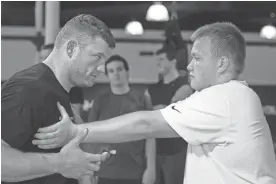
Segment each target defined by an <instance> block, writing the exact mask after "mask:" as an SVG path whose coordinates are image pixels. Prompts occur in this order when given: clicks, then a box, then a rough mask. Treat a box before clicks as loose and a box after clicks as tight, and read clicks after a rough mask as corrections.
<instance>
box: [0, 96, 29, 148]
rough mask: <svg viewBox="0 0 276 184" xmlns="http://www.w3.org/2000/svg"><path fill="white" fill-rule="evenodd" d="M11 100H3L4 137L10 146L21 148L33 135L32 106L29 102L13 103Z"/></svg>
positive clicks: (2, 130) (2, 132) (2, 131)
mask: <svg viewBox="0 0 276 184" xmlns="http://www.w3.org/2000/svg"><path fill="white" fill-rule="evenodd" d="M10 100H12V99H4V100H3V99H2V100H1V101H2V105H1V106H2V108H1V115H2V117H1V122H2V125H1V134H2V139H3V140H4V141H5V142H6V143H8V144H9V145H10V146H12V147H14V148H20V147H22V146H23V145H24V144H25V143H26V142H27V141H28V140H29V139H30V137H32V135H33V126H32V108H31V106H30V105H29V104H27V103H25V104H23V103H20V102H19V103H18V104H17V105H13V104H11V102H10ZM14 100H16V99H14Z"/></svg>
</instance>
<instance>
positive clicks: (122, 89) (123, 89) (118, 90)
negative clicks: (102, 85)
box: [110, 84, 130, 95]
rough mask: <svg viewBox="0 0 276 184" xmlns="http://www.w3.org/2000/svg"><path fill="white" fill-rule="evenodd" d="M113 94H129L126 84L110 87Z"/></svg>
mask: <svg viewBox="0 0 276 184" xmlns="http://www.w3.org/2000/svg"><path fill="white" fill-rule="evenodd" d="M110 87H111V91H112V93H113V94H116V95H121V94H125V93H127V92H129V90H130V88H129V85H128V84H125V85H112V84H111V85H110Z"/></svg>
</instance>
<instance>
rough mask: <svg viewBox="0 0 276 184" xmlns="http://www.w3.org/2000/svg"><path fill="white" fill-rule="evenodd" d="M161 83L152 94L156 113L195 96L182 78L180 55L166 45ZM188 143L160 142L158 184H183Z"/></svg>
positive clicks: (159, 53)
mask: <svg viewBox="0 0 276 184" xmlns="http://www.w3.org/2000/svg"><path fill="white" fill-rule="evenodd" d="M156 54H157V56H158V70H159V75H160V77H161V80H160V81H159V82H158V83H157V84H154V85H152V86H150V87H149V89H148V92H149V94H150V96H151V101H152V105H153V108H154V109H161V108H164V107H166V106H167V105H169V104H171V103H172V102H176V101H178V100H184V99H185V98H186V97H188V96H189V95H191V94H192V93H193V90H192V89H191V87H190V86H189V85H188V78H187V75H186V76H180V74H179V71H178V69H177V61H176V55H177V51H176V50H175V49H174V48H171V47H170V46H169V45H165V46H164V47H163V48H162V49H160V50H158V51H157V52H156ZM186 150H187V143H186V142H185V141H184V140H183V139H182V138H158V139H156V158H157V160H156V164H157V165H156V182H155V183H156V184H161V183H164V184H172V183H173V184H182V183H183V177H184V172H183V171H184V168H185V160H186Z"/></svg>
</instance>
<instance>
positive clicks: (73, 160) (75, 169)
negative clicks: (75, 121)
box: [57, 129, 110, 179]
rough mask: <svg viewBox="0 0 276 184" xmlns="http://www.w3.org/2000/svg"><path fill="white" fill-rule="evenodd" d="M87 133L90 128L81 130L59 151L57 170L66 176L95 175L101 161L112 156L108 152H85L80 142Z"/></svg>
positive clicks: (76, 177)
mask: <svg viewBox="0 0 276 184" xmlns="http://www.w3.org/2000/svg"><path fill="white" fill-rule="evenodd" d="M87 134H88V129H85V130H83V131H81V132H80V133H78V135H77V136H76V137H75V138H74V139H72V140H71V141H70V142H69V143H68V144H67V145H66V146H64V147H63V148H62V149H61V151H60V153H58V159H59V167H58V171H57V172H58V173H60V174H62V175H63V176H64V177H66V178H75V179H79V178H81V177H83V176H85V175H93V174H94V171H98V170H99V169H100V164H101V162H104V161H105V160H107V159H108V158H109V157H110V154H109V153H107V152H104V153H102V154H90V153H86V152H83V151H82V150H81V149H80V147H79V144H80V143H81V141H82V140H83V139H84V138H85V137H86V135H87Z"/></svg>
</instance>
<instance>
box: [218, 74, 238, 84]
mask: <svg viewBox="0 0 276 184" xmlns="http://www.w3.org/2000/svg"><path fill="white" fill-rule="evenodd" d="M238 78H239V75H237V74H233V73H230V72H229V73H225V74H224V75H222V76H220V77H219V78H218V80H217V81H216V84H223V83H227V82H229V81H231V80H238Z"/></svg>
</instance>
